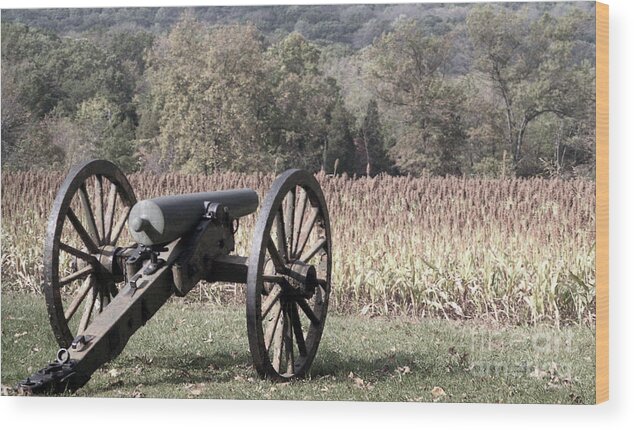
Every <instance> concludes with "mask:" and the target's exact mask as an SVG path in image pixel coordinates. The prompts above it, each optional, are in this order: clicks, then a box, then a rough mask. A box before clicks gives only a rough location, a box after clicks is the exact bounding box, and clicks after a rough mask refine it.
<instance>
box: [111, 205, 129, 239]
mask: <svg viewBox="0 0 634 430" xmlns="http://www.w3.org/2000/svg"><path fill="white" fill-rule="evenodd" d="M130 209H131V208H130V207H129V206H126V207H125V209H124V210H123V216H122V217H121V218H120V219H119V221H117V224H116V225H115V226H114V229H112V236H111V237H110V245H114V244H115V243H117V240H119V236H120V235H121V232H122V231H123V226H124V225H125V222H126V221H127V220H128V214H129V213H130Z"/></svg>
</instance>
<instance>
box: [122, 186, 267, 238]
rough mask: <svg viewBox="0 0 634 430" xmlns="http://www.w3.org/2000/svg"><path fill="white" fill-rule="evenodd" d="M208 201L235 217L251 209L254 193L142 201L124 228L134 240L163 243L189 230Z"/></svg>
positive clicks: (254, 203) (254, 206)
mask: <svg viewBox="0 0 634 430" xmlns="http://www.w3.org/2000/svg"><path fill="white" fill-rule="evenodd" d="M209 203H219V204H221V205H223V206H225V207H226V208H227V209H228V210H229V216H231V217H232V218H234V219H235V218H240V217H243V216H245V215H249V214H250V213H253V212H255V210H256V209H257V208H258V195H257V193H256V192H255V191H253V190H251V189H249V188H244V189H239V190H226V191H214V192H209V193H193V194H181V195H176V196H163V197H157V198H155V199H150V200H142V201H140V202H138V203H137V204H135V205H134V206H133V207H132V210H131V211H130V216H129V218H128V229H129V230H130V234H131V235H132V239H134V241H135V242H137V243H140V244H143V245H147V246H151V245H161V244H166V243H169V242H171V241H173V240H175V239H178V238H179V237H182V236H184V235H185V234H187V233H188V232H190V231H191V230H192V229H193V228H194V227H195V226H196V224H197V223H198V222H199V221H200V220H201V219H202V217H203V215H204V214H205V210H206V208H207V205H208V204H209Z"/></svg>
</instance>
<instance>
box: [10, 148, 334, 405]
mask: <svg viewBox="0 0 634 430" xmlns="http://www.w3.org/2000/svg"><path fill="white" fill-rule="evenodd" d="M258 203H259V199H258V195H257V194H256V193H255V192H254V191H253V190H250V189H241V190H226V191H214V192H203V193H193V194H184V195H174V196H163V197H157V198H153V199H150V200H143V201H139V202H137V200H136V197H135V194H134V191H133V190H132V187H131V185H130V183H129V182H128V180H127V178H126V177H125V175H124V174H123V173H122V172H121V171H120V170H119V168H118V167H117V166H116V165H115V164H113V163H111V162H109V161H106V160H91V161H88V162H85V163H83V164H80V165H77V166H75V167H73V168H72V169H71V170H70V172H69V173H68V176H67V177H66V179H65V180H64V182H63V183H62V185H61V188H60V190H59V192H58V194H57V196H56V198H55V201H54V203H53V208H52V211H51V214H50V218H49V220H48V227H47V233H46V239H45V245H44V283H43V291H44V296H45V299H46V305H47V311H48V315H49V320H50V323H51V327H52V329H53V334H54V336H55V339H56V340H57V343H58V344H59V346H60V349H59V351H58V352H57V354H56V357H55V358H54V359H53V360H52V361H51V362H50V363H49V364H47V365H46V366H45V367H44V368H42V369H41V370H39V371H37V372H35V373H34V374H33V375H31V376H30V377H28V378H26V379H24V380H22V381H20V382H19V383H18V387H17V388H18V391H19V392H20V393H22V394H40V393H61V392H65V391H71V392H72V391H75V390H77V389H78V388H80V387H82V386H83V385H85V384H86V383H87V382H88V381H89V380H90V378H91V375H92V374H93V373H94V372H95V371H96V370H97V369H98V368H99V367H100V366H102V365H103V364H104V363H106V362H108V361H110V360H112V359H114V358H115V357H117V356H118V355H119V354H120V353H121V351H122V350H123V348H124V347H125V345H126V343H127V341H128V340H129V339H130V337H131V336H132V335H133V334H134V333H135V332H136V331H137V330H138V329H139V328H140V327H142V326H143V325H145V324H146V323H147V322H148V321H149V320H150V319H151V318H152V316H153V315H154V314H155V313H156V312H157V311H158V310H159V308H160V307H161V306H163V304H165V303H166V302H167V300H168V299H170V297H172V296H178V297H182V296H185V295H186V294H187V293H188V292H189V291H190V290H191V289H192V288H193V287H194V286H195V285H196V284H197V283H198V282H200V281H207V282H230V283H243V284H246V323H247V324H246V325H247V336H248V341H249V349H250V352H251V356H252V359H253V366H254V368H255V370H256V371H257V373H258V375H259V376H260V377H263V378H269V379H271V380H274V381H287V380H289V379H292V378H300V377H303V376H305V375H306V374H307V373H308V371H309V369H310V367H311V364H312V362H313V360H314V358H315V355H316V353H317V349H318V347H319V342H320V340H321V337H322V333H323V330H324V325H325V322H326V314H327V311H328V299H329V296H330V289H331V266H332V262H331V237H330V222H329V218H328V210H327V207H326V203H325V199H324V196H323V193H322V191H321V188H320V186H319V184H318V182H317V180H316V179H315V178H314V176H313V175H311V174H310V173H308V172H306V171H304V170H297V169H291V170H287V171H285V172H284V173H282V174H280V175H279V176H278V177H277V178H276V179H275V181H274V182H273V184H272V187H271V189H270V191H269V192H268V193H267V195H266V197H265V198H264V201H263V204H262V207H261V209H260V212H259V215H258V218H257V221H256V224H255V230H254V233H253V241H252V243H251V248H250V254H249V256H248V257H246V256H239V255H235V253H234V251H235V241H234V238H235V234H236V232H237V230H238V228H239V225H240V222H239V221H240V218H241V217H244V216H246V215H249V214H251V213H253V212H255V211H256V209H257V207H258ZM126 227H127V229H126ZM126 240H127V241H129V243H126V244H123V243H122V242H125V241H126Z"/></svg>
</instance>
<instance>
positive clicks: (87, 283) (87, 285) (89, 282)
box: [64, 274, 95, 321]
mask: <svg viewBox="0 0 634 430" xmlns="http://www.w3.org/2000/svg"><path fill="white" fill-rule="evenodd" d="M94 280H95V277H94V275H93V274H90V275H88V277H87V278H86V279H85V280H84V283H83V284H82V286H81V289H80V290H79V292H78V293H77V295H76V296H75V298H73V301H72V302H71V303H70V305H68V309H66V312H64V318H66V321H70V319H71V318H72V317H73V315H75V312H77V309H78V308H79V305H80V304H81V302H82V301H83V300H84V299H85V298H86V294H88V291H90V289H91V288H92V286H93V284H94Z"/></svg>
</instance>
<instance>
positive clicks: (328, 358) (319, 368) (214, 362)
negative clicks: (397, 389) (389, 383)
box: [117, 350, 432, 386]
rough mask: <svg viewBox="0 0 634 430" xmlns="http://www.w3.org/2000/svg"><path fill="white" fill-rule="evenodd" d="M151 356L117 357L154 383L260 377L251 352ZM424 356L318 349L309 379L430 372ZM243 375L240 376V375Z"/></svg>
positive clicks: (378, 377)
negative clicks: (399, 371)
mask: <svg viewBox="0 0 634 430" xmlns="http://www.w3.org/2000/svg"><path fill="white" fill-rule="evenodd" d="M148 355H149V356H150V357H151V358H152V360H151V362H150V361H149V357H147V356H146V357H136V356H125V357H121V358H119V359H118V360H117V367H119V368H128V369H133V368H135V367H139V366H140V367H141V368H142V369H143V372H142V373H140V374H139V376H136V377H133V378H134V379H135V381H136V383H143V385H145V386H151V385H165V384H167V385H178V384H183V383H190V384H197V383H202V382H205V383H227V382H231V381H233V380H235V379H236V377H238V378H240V377H243V378H249V377H253V378H256V379H257V378H258V376H257V374H256V371H255V369H254V368H253V365H252V360H251V356H250V354H248V353H247V352H245V353H239V354H229V353H224V352H215V353H213V354H210V355H202V356H200V355H196V354H192V353H187V352H182V351H181V352H178V353H177V352H175V353H173V354H165V353H162V354H158V355H153V354H148ZM421 358H422V357H420V356H417V355H414V354H408V353H399V352H394V353H390V354H383V355H377V356H375V357H369V356H368V357H359V356H356V357H351V356H350V355H347V354H343V353H340V352H338V351H331V350H323V351H318V353H317V357H316V359H315V361H314V362H313V365H312V368H311V371H310V374H309V379H319V378H322V377H327V376H336V377H341V378H346V377H348V375H349V374H350V373H351V372H352V373H354V374H355V375H360V376H362V377H363V378H365V379H370V380H372V381H373V382H378V381H381V380H387V379H390V378H393V376H394V373H395V372H397V369H399V368H400V369H405V368H409V369H410V370H411V371H413V370H415V369H417V370H419V371H421V370H422V371H429V370H431V368H432V365H431V364H429V365H427V364H423V365H421ZM238 375H239V376H238Z"/></svg>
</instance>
